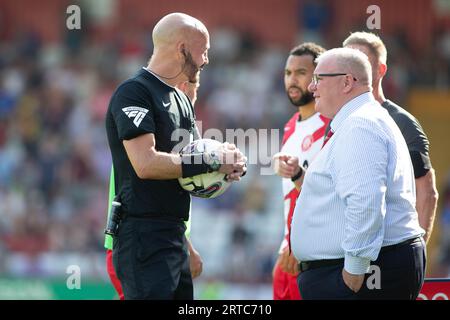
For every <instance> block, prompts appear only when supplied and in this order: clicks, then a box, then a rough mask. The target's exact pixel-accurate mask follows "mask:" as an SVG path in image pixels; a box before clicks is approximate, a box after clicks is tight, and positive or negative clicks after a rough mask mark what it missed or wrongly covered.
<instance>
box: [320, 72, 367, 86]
mask: <svg viewBox="0 0 450 320" xmlns="http://www.w3.org/2000/svg"><path fill="white" fill-rule="evenodd" d="M346 75H348V73H318V74H313V76H312V83H313V85H315V86H317V84H318V83H319V81H320V80H322V77H338V76H346ZM353 80H354V81H358V79H356V78H355V77H353Z"/></svg>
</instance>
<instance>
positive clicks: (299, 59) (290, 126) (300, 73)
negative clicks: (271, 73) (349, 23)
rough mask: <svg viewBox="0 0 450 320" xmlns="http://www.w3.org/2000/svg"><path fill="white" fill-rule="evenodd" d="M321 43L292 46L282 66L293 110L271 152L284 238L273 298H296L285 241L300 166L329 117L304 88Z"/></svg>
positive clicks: (317, 145)
mask: <svg viewBox="0 0 450 320" xmlns="http://www.w3.org/2000/svg"><path fill="white" fill-rule="evenodd" d="M324 51H325V49H324V48H322V47H321V46H319V45H317V44H315V43H311V42H307V43H303V44H301V45H299V46H296V47H295V48H293V49H292V50H291V52H290V53H289V57H288V59H287V61H286V67H285V70H284V85H285V88H286V92H287V95H288V97H289V100H290V101H291V103H292V105H293V106H294V107H295V108H296V110H297V112H296V113H295V114H294V115H293V116H292V118H291V119H290V120H289V121H288V122H287V123H286V126H285V128H284V136H283V142H282V148H281V151H280V152H279V153H277V154H276V155H274V157H273V163H274V170H275V172H276V174H277V175H279V176H281V177H283V181H282V184H283V195H284V219H285V232H284V238H283V241H282V243H281V246H280V249H279V256H278V259H277V261H276V263H275V266H274V268H273V273H272V275H273V298H274V299H275V300H298V299H300V298H301V297H300V292H299V289H298V285H297V275H298V261H297V260H296V259H295V257H294V256H293V255H292V253H291V251H290V245H289V235H290V225H291V220H292V214H293V212H294V208H295V203H296V200H297V197H298V195H299V193H300V192H299V189H298V186H297V187H296V183H297V184H298V183H299V182H298V181H300V180H301V179H300V177H301V173H302V172H303V170H300V166H301V167H303V168H307V167H308V165H309V164H310V163H311V161H313V159H314V157H315V156H316V154H317V153H318V152H319V150H320V149H321V147H322V145H323V141H324V134H325V129H326V127H327V126H328V123H329V120H328V119H327V118H325V117H323V116H322V115H320V114H319V113H317V112H316V111H315V109H314V98H313V96H312V94H311V93H310V92H309V91H308V85H309V84H310V82H311V79H312V75H313V71H314V68H315V62H314V61H315V59H316V58H317V57H318V56H319V55H320V54H321V53H322V52H324Z"/></svg>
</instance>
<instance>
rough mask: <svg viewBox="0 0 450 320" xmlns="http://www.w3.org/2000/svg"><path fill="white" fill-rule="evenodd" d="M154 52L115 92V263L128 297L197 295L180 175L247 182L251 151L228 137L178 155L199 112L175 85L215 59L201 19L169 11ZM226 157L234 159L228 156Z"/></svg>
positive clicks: (111, 125) (109, 118) (110, 123)
mask: <svg viewBox="0 0 450 320" xmlns="http://www.w3.org/2000/svg"><path fill="white" fill-rule="evenodd" d="M152 38H153V44H154V51H153V55H152V57H151V59H150V61H149V63H148V66H147V67H146V68H142V69H141V70H140V71H138V72H137V74H136V75H135V76H134V77H132V78H130V79H128V80H127V81H125V82H124V83H122V84H121V85H120V86H119V87H118V88H117V89H116V91H115V92H114V94H113V96H112V97H111V101H110V104H109V107H108V111H107V115H106V131H107V135H108V142H109V146H110V149H111V155H112V160H113V167H114V177H115V186H116V193H117V196H118V200H119V202H121V204H122V205H121V207H120V210H121V216H122V220H121V222H120V224H119V228H118V231H117V235H116V236H115V238H114V242H113V264H114V269H115V271H116V272H117V276H118V279H119V281H120V283H121V285H122V288H123V292H124V296H125V299H166V300H171V299H184V300H190V299H192V298H193V287H192V278H191V273H190V270H189V260H188V249H187V243H186V239H185V236H184V232H185V230H186V226H185V221H187V220H188V218H189V211H190V195H189V193H188V192H186V191H184V190H183V189H182V188H181V187H180V185H179V183H178V181H177V178H179V177H191V176H195V175H197V174H202V173H206V172H212V171H219V172H222V173H225V174H227V175H228V178H229V179H230V180H240V178H241V176H242V174H244V172H245V161H246V160H245V157H244V156H243V155H242V153H241V152H240V151H239V150H238V149H237V148H236V147H235V146H234V145H229V144H226V143H224V144H223V145H222V146H221V148H220V149H219V150H217V152H216V153H204V154H197V155H184V156H180V155H179V154H176V153H172V151H173V149H174V147H175V146H179V145H180V144H187V143H188V142H189V141H185V140H184V139H183V138H184V137H182V136H177V135H174V132H176V130H177V131H184V132H189V134H190V136H191V139H193V135H194V131H195V115H194V110H193V107H192V104H191V102H190V100H189V99H188V98H187V96H186V95H185V94H184V93H183V92H181V91H180V90H178V89H177V88H175V86H176V85H178V84H180V83H182V82H185V81H194V80H195V79H196V78H197V77H198V73H199V72H200V70H201V69H202V68H203V67H204V66H205V65H206V64H207V63H208V49H209V33H208V30H207V29H206V27H205V25H204V24H203V23H202V22H201V21H199V20H198V19H196V18H194V17H191V16H189V15H186V14H182V13H172V14H169V15H167V16H164V17H163V18H162V19H161V20H160V21H159V22H158V23H157V24H156V26H155V27H154V29H153V34H152ZM225 159H227V160H228V162H225V161H224V160H225Z"/></svg>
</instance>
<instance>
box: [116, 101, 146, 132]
mask: <svg viewBox="0 0 450 320" xmlns="http://www.w3.org/2000/svg"><path fill="white" fill-rule="evenodd" d="M122 111H123V112H125V114H126V115H127V116H128V118H130V119H132V118H134V120H133V123H134V125H135V126H136V127H137V128H139V125H140V124H141V122H142V119H144V117H145V115H146V114H147V112H148V110H147V109H145V108H141V107H136V106H129V107H126V108H122Z"/></svg>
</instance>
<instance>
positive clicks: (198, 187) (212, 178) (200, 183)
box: [178, 139, 231, 198]
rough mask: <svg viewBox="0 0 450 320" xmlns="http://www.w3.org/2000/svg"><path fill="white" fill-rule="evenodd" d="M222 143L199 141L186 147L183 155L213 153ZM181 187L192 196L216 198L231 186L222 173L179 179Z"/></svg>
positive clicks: (182, 152)
mask: <svg viewBox="0 0 450 320" xmlns="http://www.w3.org/2000/svg"><path fill="white" fill-rule="evenodd" d="M220 145H221V143H220V142H218V141H216V140H212V139H199V140H195V141H192V142H191V143H189V144H188V145H186V146H185V147H184V148H183V149H182V150H181V154H191V153H201V152H205V151H206V152H211V151H214V150H217V148H219V147H220ZM178 181H179V183H180V185H181V187H182V188H183V189H184V190H186V191H188V192H189V193H190V194H191V195H193V196H195V197H200V198H215V197H218V196H220V195H221V194H223V193H224V192H225V191H226V190H227V189H228V188H229V187H230V185H231V182H229V181H226V180H225V174H224V173H220V172H217V171H215V172H210V173H203V174H199V175H196V176H193V177H188V178H178Z"/></svg>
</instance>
